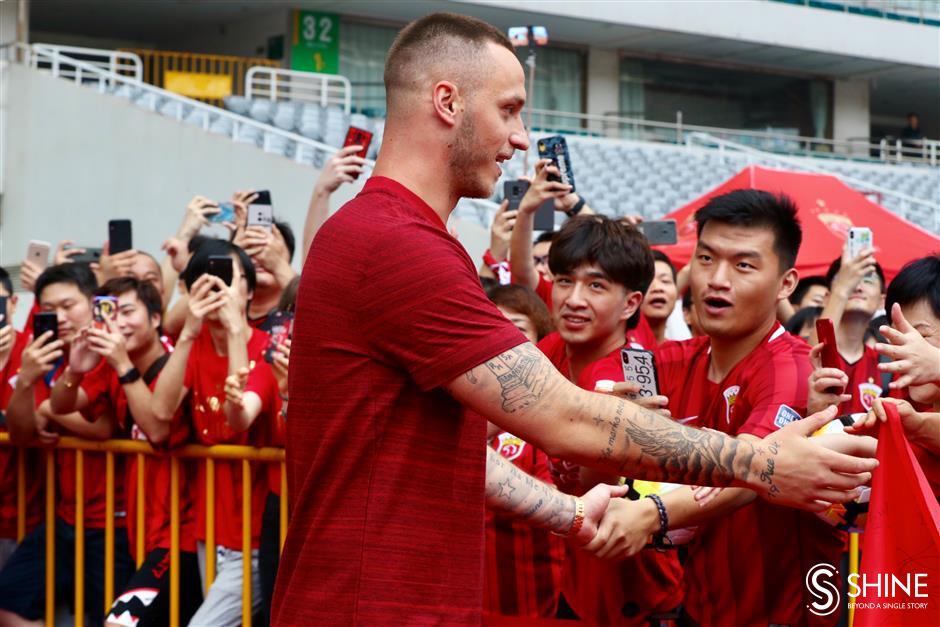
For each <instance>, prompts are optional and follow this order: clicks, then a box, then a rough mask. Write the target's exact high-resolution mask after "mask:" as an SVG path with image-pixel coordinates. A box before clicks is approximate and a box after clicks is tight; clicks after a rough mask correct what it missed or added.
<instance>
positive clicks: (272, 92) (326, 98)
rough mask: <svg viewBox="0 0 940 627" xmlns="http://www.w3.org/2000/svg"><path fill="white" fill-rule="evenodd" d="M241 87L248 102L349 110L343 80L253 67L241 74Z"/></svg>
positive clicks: (348, 94) (349, 97) (349, 92)
mask: <svg viewBox="0 0 940 627" xmlns="http://www.w3.org/2000/svg"><path fill="white" fill-rule="evenodd" d="M245 85H246V88H245V96H247V97H248V98H264V99H267V100H292V101H296V102H312V103H315V104H318V105H320V106H321V107H327V106H329V105H339V106H341V107H342V108H343V110H344V111H345V112H346V113H349V112H350V111H351V110H352V89H351V87H350V85H349V79H348V78H346V77H345V76H339V75H336V74H317V73H315V72H299V71H297V70H282V69H280V68H274V67H262V66H255V67H252V68H250V69H249V70H248V73H247V74H245Z"/></svg>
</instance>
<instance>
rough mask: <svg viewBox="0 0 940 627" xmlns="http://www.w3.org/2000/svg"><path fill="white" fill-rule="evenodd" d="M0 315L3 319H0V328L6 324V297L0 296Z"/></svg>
mask: <svg viewBox="0 0 940 627" xmlns="http://www.w3.org/2000/svg"><path fill="white" fill-rule="evenodd" d="M0 315H2V316H3V320H0V329H2V328H3V327H5V326H7V322H8V320H7V297H6V296H0Z"/></svg>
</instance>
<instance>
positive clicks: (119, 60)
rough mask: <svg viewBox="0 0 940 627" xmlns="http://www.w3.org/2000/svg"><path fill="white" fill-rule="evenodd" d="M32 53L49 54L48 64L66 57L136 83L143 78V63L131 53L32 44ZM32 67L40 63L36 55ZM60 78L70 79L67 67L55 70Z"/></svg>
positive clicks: (33, 56)
mask: <svg viewBox="0 0 940 627" xmlns="http://www.w3.org/2000/svg"><path fill="white" fill-rule="evenodd" d="M30 48H31V50H34V51H39V50H42V51H45V52H47V53H49V56H48V57H39V58H45V59H46V60H47V61H48V62H49V63H55V62H56V61H57V60H58V59H59V58H61V56H60V55H68V57H69V58H72V59H75V60H76V61H84V62H85V63H88V64H89V65H93V66H95V67H97V68H99V69H102V70H105V71H107V72H111V73H112V74H119V75H121V76H127V77H130V78H133V79H134V80H135V81H137V82H138V83H139V82H141V81H143V78H144V63H143V61H142V60H141V58H140V57H139V56H138V55H136V54H134V53H132V52H121V51H120V50H101V49H98V48H82V47H79V46H59V45H56V44H44V43H34V44H32V45H31V46H30ZM32 58H33V63H32V65H33V67H36V63H38V62H40V61H39V58H37V57H36V55H32ZM57 71H58V73H59V75H60V76H62V77H63V78H70V76H69V75H68V72H69V71H70V70H69V68H68V67H66V68H64V69H57Z"/></svg>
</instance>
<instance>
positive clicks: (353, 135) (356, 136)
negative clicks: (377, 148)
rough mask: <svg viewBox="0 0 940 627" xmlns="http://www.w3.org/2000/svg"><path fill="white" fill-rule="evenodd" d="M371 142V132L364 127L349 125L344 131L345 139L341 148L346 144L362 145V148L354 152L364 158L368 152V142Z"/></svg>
mask: <svg viewBox="0 0 940 627" xmlns="http://www.w3.org/2000/svg"><path fill="white" fill-rule="evenodd" d="M371 143H372V133H370V132H369V131H367V130H365V129H361V128H358V127H355V126H350V127H349V130H348V131H346V139H345V140H344V141H343V148H345V147H346V146H362V150H360V151H359V152H357V153H356V155H357V156H359V157H362V158H363V159H365V158H366V154H368V152H369V144H371Z"/></svg>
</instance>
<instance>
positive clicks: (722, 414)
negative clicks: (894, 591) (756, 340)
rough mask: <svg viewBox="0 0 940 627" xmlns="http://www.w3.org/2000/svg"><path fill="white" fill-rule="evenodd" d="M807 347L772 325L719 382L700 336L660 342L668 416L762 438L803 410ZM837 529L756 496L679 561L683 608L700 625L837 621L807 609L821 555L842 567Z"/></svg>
mask: <svg viewBox="0 0 940 627" xmlns="http://www.w3.org/2000/svg"><path fill="white" fill-rule="evenodd" d="M809 350H810V348H809V346H808V345H807V344H806V343H805V342H803V341H802V340H799V339H797V338H794V337H793V336H791V335H790V334H788V333H787V332H786V331H785V330H784V329H783V327H782V326H780V324H779V323H776V322H775V323H774V326H773V329H772V330H771V331H770V332H769V333H768V334H767V335H766V336H765V337H764V339H763V340H762V342H761V344H760V345H759V346H757V348H755V349H754V350H753V351H751V352H750V353H749V354H748V355H747V356H746V357H744V358H743V359H742V360H741V361H740V362H738V364H737V365H735V366H734V368H732V369H731V371H730V372H729V373H728V375H727V376H726V377H725V378H724V380H723V381H721V382H720V383H712V382H711V381H709V380H708V367H709V361H710V353H711V350H710V340H709V338H708V337H707V336H705V337H699V338H694V339H691V340H686V341H682V342H665V343H664V344H662V345H661V346H660V347H659V350H658V351H657V355H656V364H657V368H658V371H659V380H660V386H661V388H660V389H661V391H662V393H663V394H665V395H666V396H668V397H669V409H670V411H671V412H672V415H673V417H674V418H675V419H677V420H679V421H680V422H683V423H685V424H688V425H689V426H695V427H708V428H711V429H714V430H716V431H721V432H723V433H727V434H729V435H738V434H751V435H753V436H755V437H758V438H763V437H765V436H767V435H768V434H770V433H772V432H774V431H775V430H777V429H779V428H780V427H783V426H784V425H786V424H787V423H789V422H792V421H794V420H799V419H800V418H801V417H802V416H803V414H804V413H805V411H806V399H807V394H808V391H809V390H808V379H809V375H810V372H811V371H812V366H811V364H810V361H809ZM843 536H844V534H842V533H840V532H839V531H837V530H836V529H835V528H834V527H832V526H830V525H828V524H827V523H825V522H823V521H822V520H820V519H819V518H818V517H816V516H815V515H814V514H811V513H806V512H801V511H798V510H795V509H790V508H785V507H778V506H774V505H770V504H769V503H768V502H767V501H765V500H763V499H757V500H756V501H754V502H752V503H750V504H748V505H746V506H744V507H742V508H740V509H738V510H736V511H734V512H732V513H730V514H728V515H726V516H722V517H721V518H718V519H716V520H714V521H712V522H710V523H707V524H705V525H701V526H699V528H698V533H697V536H696V538H695V540H694V541H693V542H692V543H691V544H690V545H689V559H688V561H687V562H686V564H685V574H686V577H685V590H686V599H685V607H686V608H687V610H688V612H689V614H690V615H691V616H692V618H693V619H695V621H696V622H698V623H699V624H701V625H757V624H762V625H767V624H789V625H802V624H806V623H811V624H816V623H819V624H830V623H835V621H836V620H837V619H838V616H829V617H825V618H819V617H816V616H815V615H812V614H810V613H809V612H808V611H807V610H806V607H807V605H808V604H809V603H810V602H811V601H812V599H811V598H810V596H809V592H808V591H807V588H806V586H805V584H804V579H805V577H806V573H807V571H808V570H809V569H810V568H811V567H812V566H814V565H815V564H818V563H820V562H826V563H828V564H835V565H838V564H839V557H840V554H841V551H842V543H843Z"/></svg>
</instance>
